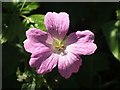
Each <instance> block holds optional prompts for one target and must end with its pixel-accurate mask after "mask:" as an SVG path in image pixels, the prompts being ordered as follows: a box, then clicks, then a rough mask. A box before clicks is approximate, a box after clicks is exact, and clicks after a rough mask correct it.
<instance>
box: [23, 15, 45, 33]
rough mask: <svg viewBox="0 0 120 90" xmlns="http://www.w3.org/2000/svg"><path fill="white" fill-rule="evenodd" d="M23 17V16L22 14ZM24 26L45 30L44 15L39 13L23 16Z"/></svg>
mask: <svg viewBox="0 0 120 90" xmlns="http://www.w3.org/2000/svg"><path fill="white" fill-rule="evenodd" d="M23 17H24V16H23ZM23 23H24V24H25V26H26V27H29V28H33V27H34V28H38V29H40V30H43V31H46V28H45V25H44V15H41V14H34V15H31V16H29V17H25V20H24V21H23Z"/></svg>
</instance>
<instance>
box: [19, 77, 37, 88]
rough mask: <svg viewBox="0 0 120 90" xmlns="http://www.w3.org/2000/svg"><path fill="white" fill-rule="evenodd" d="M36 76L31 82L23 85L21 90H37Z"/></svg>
mask: <svg viewBox="0 0 120 90" xmlns="http://www.w3.org/2000/svg"><path fill="white" fill-rule="evenodd" d="M35 81H36V80H35V78H33V80H32V82H31V83H30V82H29V83H24V84H23V85H22V88H21V90H36V89H35V87H36V82H35Z"/></svg>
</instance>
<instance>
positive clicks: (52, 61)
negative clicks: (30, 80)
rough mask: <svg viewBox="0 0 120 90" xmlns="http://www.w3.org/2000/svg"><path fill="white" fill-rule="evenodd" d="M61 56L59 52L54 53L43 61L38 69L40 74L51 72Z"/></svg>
mask: <svg viewBox="0 0 120 90" xmlns="http://www.w3.org/2000/svg"><path fill="white" fill-rule="evenodd" d="M58 59H59V56H58V55H57V54H52V55H51V56H50V57H49V58H47V59H46V60H44V61H42V62H41V65H40V67H39V68H38V69H37V73H38V74H45V73H48V72H51V71H52V69H53V68H54V67H56V65H57V62H58Z"/></svg>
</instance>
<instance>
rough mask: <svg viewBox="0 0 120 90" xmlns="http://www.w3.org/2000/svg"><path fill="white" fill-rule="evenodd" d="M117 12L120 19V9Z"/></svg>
mask: <svg viewBox="0 0 120 90" xmlns="http://www.w3.org/2000/svg"><path fill="white" fill-rule="evenodd" d="M116 14H117V19H120V10H117V11H116Z"/></svg>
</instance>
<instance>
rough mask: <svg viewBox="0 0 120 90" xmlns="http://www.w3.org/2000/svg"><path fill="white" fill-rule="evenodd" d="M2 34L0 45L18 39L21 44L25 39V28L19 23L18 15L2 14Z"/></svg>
mask: <svg viewBox="0 0 120 90" xmlns="http://www.w3.org/2000/svg"><path fill="white" fill-rule="evenodd" d="M2 25H3V26H2V27H3V32H2V36H1V41H0V42H1V43H5V42H6V41H8V42H12V41H13V40H15V39H16V37H18V38H19V42H20V43H22V42H23V40H24V39H25V31H26V29H25V27H24V25H23V23H22V22H21V21H20V18H19V16H18V14H17V13H16V14H9V13H7V14H3V24H2Z"/></svg>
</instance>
